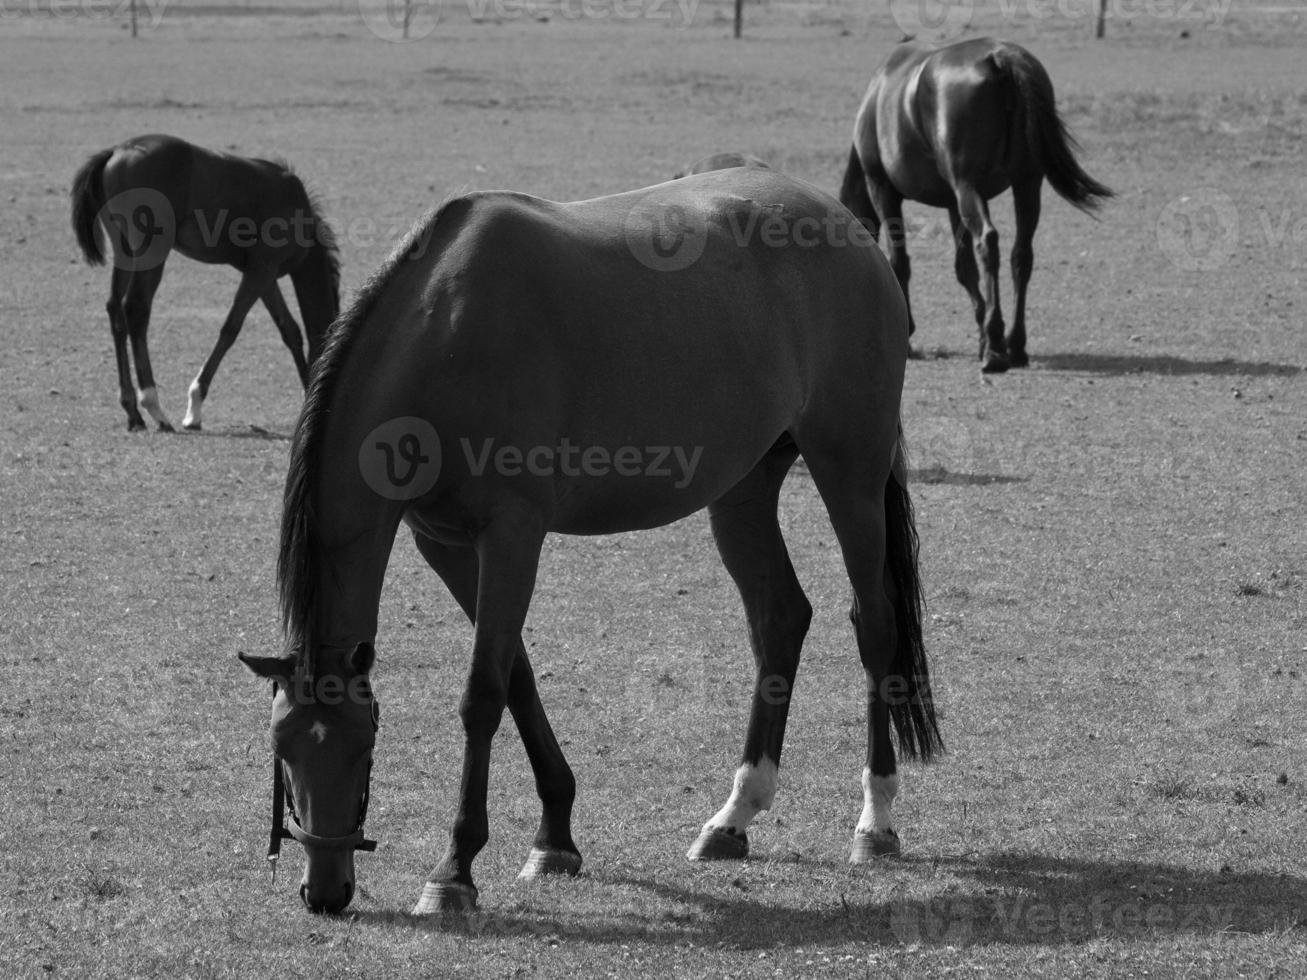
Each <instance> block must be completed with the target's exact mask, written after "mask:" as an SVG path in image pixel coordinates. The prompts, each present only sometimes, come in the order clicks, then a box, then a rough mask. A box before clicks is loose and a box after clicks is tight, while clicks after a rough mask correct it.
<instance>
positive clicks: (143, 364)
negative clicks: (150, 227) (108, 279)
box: [115, 262, 173, 432]
mask: <svg viewBox="0 0 1307 980" xmlns="http://www.w3.org/2000/svg"><path fill="white" fill-rule="evenodd" d="M115 272H116V270H115ZM162 279H163V263H162V262H160V263H159V264H158V265H155V266H152V267H151V268H148V269H140V270H137V271H135V272H129V273H128V274H127V291H126V294H125V295H124V296H123V301H122V316H123V322H124V323H125V324H126V325H127V336H128V338H129V339H130V340H131V343H132V360H133V361H135V362H136V382H137V386H138V387H139V389H140V402H141V407H142V408H143V409H145V410H146V412H148V413H149V414H150V417H151V418H153V419H154V421H155V423H156V424H157V425H158V426H159V428H160V429H161V430H162V431H164V432H172V431H173V427H172V422H171V421H170V420H169V418H168V416H167V414H166V413H165V412H164V410H163V408H162V406H160V404H159V390H158V388H157V387H155V384H154V371H153V369H152V368H151V367H150V345H149V340H148V338H149V332H150V310H151V309H152V308H153V306H154V294H155V292H156V291H157V290H158V288H159V282H160V280H162ZM128 417H129V419H130V413H129V416H128ZM129 428H130V425H129Z"/></svg>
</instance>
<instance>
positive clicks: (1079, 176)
mask: <svg viewBox="0 0 1307 980" xmlns="http://www.w3.org/2000/svg"><path fill="white" fill-rule="evenodd" d="M993 58H994V60H995V62H997V64H998V66H999V68H1001V69H1002V70H1003V71H1004V72H1005V73H1006V75H1007V77H1008V78H1009V79H1010V80H1011V82H1012V84H1013V85H1015V86H1016V90H1017V95H1018V97H1019V104H1020V106H1021V111H1022V115H1023V116H1024V117H1025V124H1026V142H1027V143H1029V145H1030V152H1031V153H1032V154H1034V157H1035V162H1036V163H1037V164H1038V165H1039V169H1040V170H1042V171H1043V173H1044V176H1045V177H1047V178H1048V182H1049V183H1050V184H1052V185H1053V190H1055V191H1057V192H1058V194H1060V195H1061V196H1062V197H1064V198H1065V199H1066V200H1067V201H1068V202H1069V203H1071V204H1074V205H1075V206H1076V207H1078V208H1079V209H1080V210H1081V211H1085V212H1090V211H1093V210H1095V209H1096V208H1097V207H1098V206H1099V205H1100V204H1101V203H1102V202H1103V201H1104V200H1105V199H1107V198H1109V197H1112V196H1113V192H1112V190H1111V188H1109V187H1107V186H1106V185H1104V184H1100V183H1099V182H1098V181H1096V180H1094V178H1093V177H1090V176H1089V174H1087V173H1085V171H1084V169H1083V168H1082V167H1081V166H1080V163H1079V161H1077V160H1076V154H1077V153H1078V152H1079V151H1080V144H1079V143H1077V142H1076V138H1075V137H1074V136H1072V135H1071V133H1070V131H1069V130H1068V129H1067V126H1066V123H1065V122H1064V121H1063V120H1062V117H1061V115H1059V114H1058V111H1057V103H1056V102H1055V101H1054V98H1053V82H1052V80H1051V79H1050V78H1049V77H1048V72H1046V71H1045V70H1044V66H1043V65H1041V64H1040V63H1039V62H1038V61H1037V60H1036V59H1035V57H1034V55H1032V54H1030V52H1028V51H1025V50H1022V49H1015V50H1014V49H1013V47H1011V46H1005V47H1003V48H1000V49H999V50H998V51H996V52H995V53H994V55H993Z"/></svg>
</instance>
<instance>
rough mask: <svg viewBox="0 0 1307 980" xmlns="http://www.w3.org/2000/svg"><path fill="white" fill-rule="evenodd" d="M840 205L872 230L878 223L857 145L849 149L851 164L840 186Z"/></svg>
mask: <svg viewBox="0 0 1307 980" xmlns="http://www.w3.org/2000/svg"><path fill="white" fill-rule="evenodd" d="M840 203H841V204H843V205H844V206H845V207H846V208H848V209H849V210H850V211H852V212H853V213H854V214H855V215H857V216H858V218H859V219H861V221H862V223H863V224H864V225H866V226H867V228H868V230H870V228H871V226H872V225H873V224H874V223H875V221H876V208H875V206H874V205H873V204H872V203H871V194H870V193H868V191H867V176H866V174H864V173H863V171H862V158H861V157H859V156H858V147H857V145H856V144H855V145H854V146H852V147H850V148H849V164H848V166H847V167H845V168H844V182H843V183H842V184H840Z"/></svg>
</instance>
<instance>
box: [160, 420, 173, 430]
mask: <svg viewBox="0 0 1307 980" xmlns="http://www.w3.org/2000/svg"><path fill="white" fill-rule="evenodd" d="M159 431H160V432H176V431H177V430H176V429H174V428H173V427H172V423H171V422H160V423H159Z"/></svg>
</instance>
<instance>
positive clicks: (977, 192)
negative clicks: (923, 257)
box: [840, 38, 1112, 371]
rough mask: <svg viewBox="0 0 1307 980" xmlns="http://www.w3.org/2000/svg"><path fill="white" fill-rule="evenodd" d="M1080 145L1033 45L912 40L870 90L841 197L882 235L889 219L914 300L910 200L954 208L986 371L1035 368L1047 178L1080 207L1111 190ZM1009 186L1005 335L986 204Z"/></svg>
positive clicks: (896, 256)
mask: <svg viewBox="0 0 1307 980" xmlns="http://www.w3.org/2000/svg"><path fill="white" fill-rule="evenodd" d="M1077 150H1078V146H1077V144H1076V141H1075V139H1074V137H1072V136H1071V134H1070V133H1069V132H1068V130H1067V128H1066V124H1065V123H1064V122H1063V121H1062V118H1061V116H1060V115H1058V111H1057V106H1056V103H1055V102H1054V99H1053V83H1052V82H1051V81H1050V80H1049V77H1048V72H1046V71H1045V70H1044V66H1043V65H1041V64H1040V63H1039V62H1038V61H1037V60H1036V59H1035V56H1034V55H1032V54H1031V53H1030V52H1029V51H1027V50H1026V49H1025V48H1022V47H1020V46H1019V45H1016V44H1011V43H1009V42H1007V41H996V40H994V39H992V38H976V39H973V40H967V41H959V42H957V43H955V44H950V45H947V46H945V47H942V48H934V47H931V46H930V45H927V44H923V43H920V42H916V41H910V42H907V43H905V44H900V45H899V46H898V47H896V48H895V49H894V50H893V52H891V54H890V56H889V58H888V59H887V60H886V61H885V63H884V64H883V65H882V66H881V67H880V68H879V69H878V70H877V72H876V74H875V75H874V76H873V77H872V79H871V85H870V86H869V87H868V89H867V94H866V95H865V96H864V97H863V100H862V107H861V108H860V109H859V110H858V116H857V121H856V122H855V123H854V124H853V149H852V151H851V152H850V153H849V164H848V168H847V169H846V171H845V173H844V184H843V186H842V187H841V189H840V201H842V202H843V203H844V204H845V205H846V206H847V207H848V208H849V209H850V210H851V211H853V213H854V214H856V215H858V217H860V218H862V219H863V221H864V223H865V224H866V225H867V227H868V229H869V230H870V231H871V232H872V234H873V235H875V236H879V232H880V226H881V225H882V224H884V225H885V226H886V229H887V231H888V234H889V247H890V264H891V265H892V266H893V268H894V273H895V275H896V276H898V280H899V283H900V284H901V285H902V287H903V295H904V296H905V297H906V296H907V294H908V279H909V277H910V276H911V271H910V267H909V264H908V251H907V243H906V240H905V234H904V227H903V201H904V199H905V198H906V199H908V200H911V201H920V202H921V203H923V204H929V205H931V206H932V207H938V208H948V215H949V221H950V223H951V224H952V228H953V239H954V245H955V248H956V256H955V269H956V272H957V277H958V281H959V282H961V283H962V285H963V287H964V288H965V289H966V291H967V294H968V295H969V296H970V297H971V304H972V307H973V309H974V310H975V315H976V325H977V327H978V328H979V332H980V357H981V361H982V369H983V370H985V371H1006V370H1007V369H1008V367H1025V366H1026V365H1028V364H1029V363H1030V359H1029V357H1028V356H1027V354H1026V287H1027V286H1028V285H1029V283H1030V271H1031V268H1032V266H1033V264H1034V249H1033V245H1032V243H1033V241H1034V237H1035V228H1036V226H1037V225H1038V224H1039V195H1040V188H1041V186H1042V185H1043V182H1044V178H1045V177H1047V178H1048V182H1049V183H1050V184H1052V185H1053V190H1055V191H1057V193H1058V194H1060V195H1061V196H1062V197H1064V198H1066V200H1067V201H1069V202H1070V203H1071V204H1073V205H1075V206H1076V207H1077V208H1080V209H1081V210H1082V211H1086V212H1088V211H1091V210H1093V209H1094V208H1096V207H1097V206H1098V204H1099V202H1100V201H1101V200H1102V199H1103V198H1107V197H1111V196H1112V191H1110V190H1109V189H1108V188H1106V187H1104V186H1103V185H1102V184H1100V183H1099V182H1098V181H1096V180H1094V179H1093V178H1092V177H1090V176H1089V175H1088V174H1086V173H1085V172H1084V170H1083V169H1081V167H1080V164H1079V163H1078V162H1077V161H1076V155H1075V154H1076V151H1077ZM1009 187H1011V188H1012V203H1013V206H1014V208H1015V210H1016V241H1015V242H1014V243H1013V246H1012V281H1013V285H1014V286H1015V287H1016V311H1015V313H1014V315H1013V318H1012V330H1011V332H1010V333H1008V334H1007V336H1006V337H1004V335H1003V329H1004V328H1003V311H1002V309H1001V307H1000V305H999V289H998V272H999V250H998V232H997V231H995V230H994V225H993V223H992V222H991V221H990V219H989V205H988V203H987V202H988V201H989V199H990V198H992V197H995V196H996V195H998V194H1001V193H1003V191H1005V190H1007V189H1008V188H1009ZM909 321H910V322H911V313H909ZM912 326H913V329H915V324H913V325H912Z"/></svg>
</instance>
